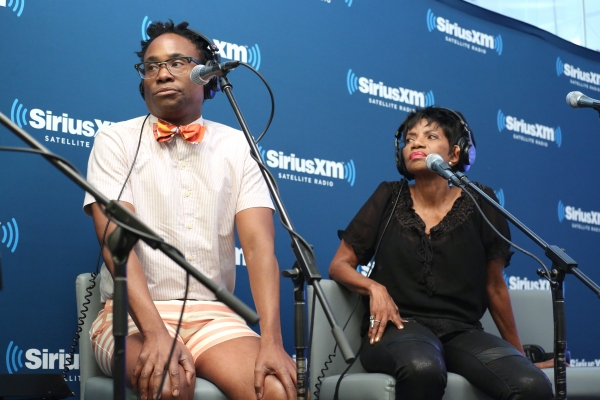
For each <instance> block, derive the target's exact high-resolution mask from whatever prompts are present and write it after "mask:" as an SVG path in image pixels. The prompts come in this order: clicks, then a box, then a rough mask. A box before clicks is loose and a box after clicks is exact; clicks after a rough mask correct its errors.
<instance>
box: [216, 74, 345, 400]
mask: <svg viewBox="0 0 600 400" xmlns="http://www.w3.org/2000/svg"><path fill="white" fill-rule="evenodd" d="M227 72H228V71H223V75H222V76H220V77H219V81H220V86H221V90H222V91H223V93H225V95H226V96H227V98H228V99H229V103H230V104H231V107H232V108H233V112H234V113H235V116H236V118H237V120H238V122H239V124H240V127H241V128H242V131H243V132H244V136H245V137H246V140H247V141H248V144H249V145H250V151H251V152H252V154H253V155H254V159H255V160H256V162H257V163H258V164H259V169H260V172H261V173H262V175H263V178H264V179H265V182H266V183H267V187H268V188H269V192H270V193H271V197H272V198H273V202H274V203H275V205H276V207H277V210H278V211H279V213H280V215H281V219H282V221H283V222H284V223H285V226H287V227H289V228H290V230H293V227H292V222H291V220H290V218H289V216H288V214H287V211H286V210H285V207H284V205H283V202H282V200H281V197H280V196H279V193H278V192H277V190H276V189H275V184H274V183H273V182H272V181H271V179H270V178H269V175H268V174H267V172H266V169H267V167H266V166H265V165H264V163H263V160H262V157H261V156H260V152H259V151H258V147H257V146H256V143H255V142H254V138H253V136H252V135H251V134H250V130H249V128H248V125H247V124H246V121H245V120H244V117H243V115H242V112H241V111H240V108H239V106H238V104H237V102H236V100H235V97H234V96H233V93H232V85H231V83H229V80H228V79H227ZM290 237H291V239H292V250H293V252H294V256H295V258H296V262H295V263H294V265H293V267H292V269H291V270H286V271H283V272H282V275H283V276H284V277H286V278H292V281H293V283H294V322H295V323H294V346H295V349H296V377H297V386H296V393H297V399H299V400H306V399H308V394H307V388H308V385H307V382H308V380H307V372H308V364H307V359H306V349H307V347H308V346H307V344H306V343H307V341H306V324H305V323H304V322H305V314H306V313H305V309H304V306H305V287H304V283H305V282H306V283H307V284H309V285H312V286H313V289H314V292H315V294H316V295H317V297H318V298H319V301H320V302H321V305H322V306H323V311H324V312H325V316H326V317H327V320H328V321H329V324H330V326H331V329H332V333H333V336H334V337H335V340H336V341H337V343H338V345H339V347H340V351H341V353H342V355H343V356H344V359H345V360H346V363H350V362H352V361H354V358H355V357H354V353H353V352H352V349H351V347H350V344H349V343H348V339H346V336H345V335H344V331H343V330H342V328H340V326H339V325H338V324H337V321H336V319H335V316H334V315H333V312H332V311H331V307H330V306H329V303H328V302H327V298H326V297H325V294H324V293H323V289H322V288H321V285H320V284H319V281H320V280H321V274H320V273H319V269H318V268H317V264H316V261H315V259H314V257H313V255H312V253H311V251H310V250H309V249H308V248H307V247H306V245H305V244H304V243H303V242H301V241H300V240H299V239H298V237H297V236H296V235H293V234H292V233H291V232H290Z"/></svg>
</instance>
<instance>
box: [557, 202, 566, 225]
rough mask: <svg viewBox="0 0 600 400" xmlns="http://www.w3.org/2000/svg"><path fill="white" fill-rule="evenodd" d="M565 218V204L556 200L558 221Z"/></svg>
mask: <svg viewBox="0 0 600 400" xmlns="http://www.w3.org/2000/svg"><path fill="white" fill-rule="evenodd" d="M564 219H565V205H564V204H563V202H562V201H560V200H559V201H558V222H563V220H564Z"/></svg>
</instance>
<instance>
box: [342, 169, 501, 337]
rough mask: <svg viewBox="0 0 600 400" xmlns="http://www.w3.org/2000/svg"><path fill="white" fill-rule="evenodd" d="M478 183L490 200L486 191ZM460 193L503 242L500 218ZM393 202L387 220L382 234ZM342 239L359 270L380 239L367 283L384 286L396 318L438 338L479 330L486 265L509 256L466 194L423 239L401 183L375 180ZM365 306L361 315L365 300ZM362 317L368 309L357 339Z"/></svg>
mask: <svg viewBox="0 0 600 400" xmlns="http://www.w3.org/2000/svg"><path fill="white" fill-rule="evenodd" d="M477 186H478V187H480V188H481V189H482V190H483V191H484V192H485V193H486V194H487V195H488V196H490V197H491V198H493V199H494V200H496V196H495V195H494V192H493V191H492V190H491V189H490V188H488V187H486V186H483V185H479V184H477ZM467 190H469V192H470V193H471V194H472V195H473V196H474V197H475V199H476V201H477V203H478V204H479V206H480V207H481V209H482V210H483V212H484V214H485V215H486V217H487V218H488V219H489V220H490V222H491V223H492V224H493V225H494V226H495V228H496V229H497V230H498V231H499V232H500V233H501V234H502V235H503V236H504V237H506V238H508V239H510V231H509V229H508V224H507V222H506V219H505V218H504V217H503V216H502V215H501V214H499V213H498V212H497V211H496V210H494V209H493V208H492V206H490V205H489V204H487V203H486V202H485V201H484V200H483V199H481V198H480V196H479V195H477V193H475V192H474V191H472V190H471V189H467ZM398 195H399V197H398ZM396 198H398V203H397V205H396V207H395V211H394V215H393V216H392V218H391V221H390V223H389V225H388V227H387V229H385V233H384V232H383V230H384V227H385V225H386V222H387V221H388V219H389V218H390V213H391V212H392V206H393V204H394V201H395V200H396ZM496 201H497V200H496ZM382 233H384V235H383V237H381V235H382ZM341 237H342V238H343V239H344V240H345V241H346V242H347V243H348V244H349V245H350V246H352V248H353V249H354V252H355V254H356V256H357V257H358V260H359V263H360V264H362V265H366V264H367V263H368V262H369V261H370V260H371V258H372V257H373V255H374V253H375V248H376V246H377V242H378V240H379V239H380V237H381V243H380V245H379V249H378V250H377V254H376V255H375V267H374V270H373V271H372V273H371V278H372V279H374V280H375V281H377V282H379V283H381V284H382V285H384V286H385V287H386V288H387V290H388V292H389V294H390V296H391V297H392V298H393V299H394V301H395V302H396V304H397V305H398V308H399V309H400V315H401V316H402V317H403V318H414V319H415V320H417V321H419V322H420V323H422V324H424V325H426V326H428V327H429V328H430V329H432V330H433V331H434V332H435V333H436V334H437V335H438V336H443V335H445V334H448V333H452V332H456V331H461V330H465V329H473V328H478V329H480V328H481V324H480V323H479V320H480V319H481V317H482V316H483V314H484V313H485V311H486V309H487V305H488V303H487V292H486V277H487V273H486V264H487V261H488V260H492V259H498V258H503V259H505V260H506V262H505V265H506V266H508V264H509V261H510V257H511V255H512V252H511V251H510V246H509V245H508V244H507V243H506V242H504V241H503V240H502V239H501V238H500V237H499V236H498V235H497V234H496V233H495V232H494V231H493V230H492V229H491V228H490V227H489V226H488V224H487V223H486V222H485V220H484V219H483V218H482V216H481V215H480V213H479V212H478V210H477V208H476V207H475V206H474V204H473V202H472V200H471V198H470V197H469V196H467V195H466V194H465V193H462V194H461V196H460V197H459V198H458V199H456V201H455V202H454V205H453V206H452V209H451V210H450V211H449V212H448V214H446V216H445V217H444V218H443V219H442V221H441V222H440V223H439V224H438V225H436V226H434V227H432V228H431V229H430V233H429V235H427V234H426V233H425V223H424V222H423V220H421V218H420V217H419V216H418V215H417V213H415V211H414V209H413V202H412V198H411V195H410V190H409V188H408V183H407V182H406V181H405V180H403V181H401V182H383V183H381V184H380V185H379V187H378V188H377V190H376V191H375V193H373V195H372V196H371V197H370V198H369V200H367V202H366V203H365V204H364V205H363V206H362V208H361V209H360V211H359V212H358V213H357V214H356V216H355V217H354V219H353V220H352V221H351V222H350V224H349V225H348V227H347V228H346V230H345V231H344V232H342V233H341ZM366 307H367V310H368V309H369V307H368V303H367V304H366ZM367 318H368V311H367V313H366V315H365V320H364V323H363V330H362V331H363V335H364V334H365V332H366V322H367Z"/></svg>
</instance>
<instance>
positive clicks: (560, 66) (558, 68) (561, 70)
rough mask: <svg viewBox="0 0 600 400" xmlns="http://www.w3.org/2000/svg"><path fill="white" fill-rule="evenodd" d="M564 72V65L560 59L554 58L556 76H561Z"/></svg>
mask: <svg viewBox="0 0 600 400" xmlns="http://www.w3.org/2000/svg"><path fill="white" fill-rule="evenodd" d="M564 72H565V63H563V61H562V60H561V59H560V57H556V75H557V76H561V75H562V74H563V73H564Z"/></svg>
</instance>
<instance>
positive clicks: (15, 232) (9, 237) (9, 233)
mask: <svg viewBox="0 0 600 400" xmlns="http://www.w3.org/2000/svg"><path fill="white" fill-rule="evenodd" d="M0 228H2V233H3V236H2V244H5V245H6V247H7V248H9V249H10V252H11V253H14V252H15V250H16V249H17V244H19V226H18V225H17V221H16V220H15V219H14V218H13V219H12V224H11V223H10V221H9V222H7V223H6V224H5V225H2V223H1V222H0ZM11 246H12V247H11Z"/></svg>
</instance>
